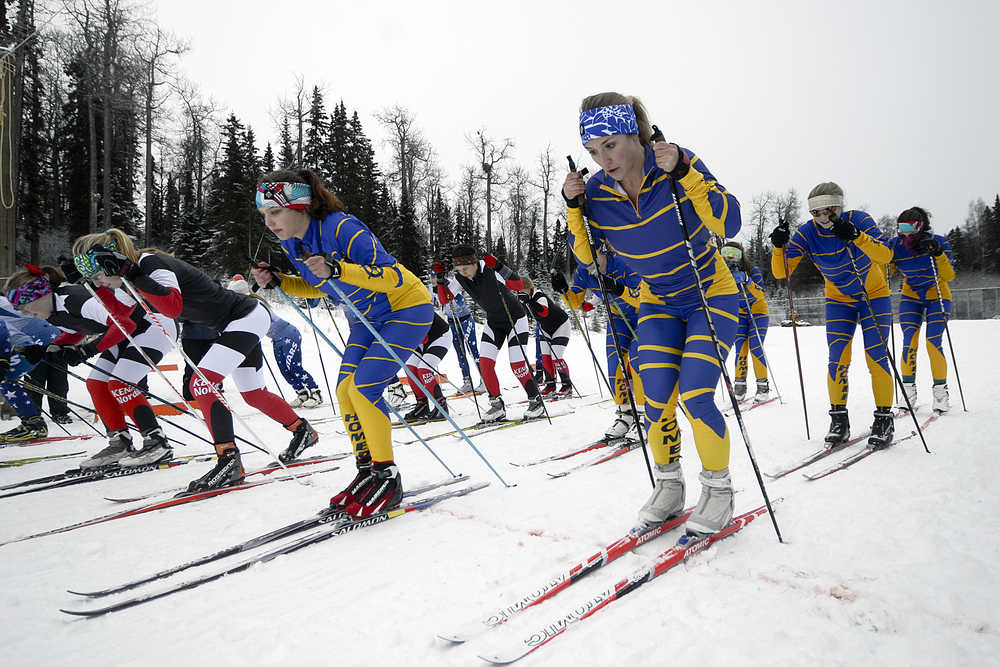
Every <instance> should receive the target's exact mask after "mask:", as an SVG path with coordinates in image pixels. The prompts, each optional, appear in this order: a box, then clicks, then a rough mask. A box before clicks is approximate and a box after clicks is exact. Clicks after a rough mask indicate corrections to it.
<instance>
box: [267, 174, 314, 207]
mask: <svg viewBox="0 0 1000 667" xmlns="http://www.w3.org/2000/svg"><path fill="white" fill-rule="evenodd" d="M256 201H257V208H293V209H296V210H299V211H302V210H305V209H307V208H309V205H310V204H312V188H311V187H309V185H308V184H306V183H286V182H283V181H281V182H275V183H260V184H258V185H257V200H256Z"/></svg>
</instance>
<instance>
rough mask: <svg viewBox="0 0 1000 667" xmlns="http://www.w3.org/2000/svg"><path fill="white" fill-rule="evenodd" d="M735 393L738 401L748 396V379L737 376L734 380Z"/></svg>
mask: <svg viewBox="0 0 1000 667" xmlns="http://www.w3.org/2000/svg"><path fill="white" fill-rule="evenodd" d="M733 395H734V396H735V397H736V400H737V401H742V400H743V399H744V398H746V397H747V379H746V378H743V379H742V380H741V379H740V378H736V379H735V380H734V381H733Z"/></svg>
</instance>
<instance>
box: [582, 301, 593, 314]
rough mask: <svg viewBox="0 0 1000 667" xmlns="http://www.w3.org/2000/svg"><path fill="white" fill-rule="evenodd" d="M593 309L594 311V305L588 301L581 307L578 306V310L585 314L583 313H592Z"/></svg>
mask: <svg viewBox="0 0 1000 667" xmlns="http://www.w3.org/2000/svg"><path fill="white" fill-rule="evenodd" d="M593 309H594V304H592V303H591V302H589V301H584V302H583V305H582V306H580V310H582V311H583V312H585V313H589V312H590V311H592V310H593Z"/></svg>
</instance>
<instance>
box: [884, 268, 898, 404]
mask: <svg viewBox="0 0 1000 667" xmlns="http://www.w3.org/2000/svg"><path fill="white" fill-rule="evenodd" d="M885 284H886V286H887V287H888V288H889V311H890V312H892V313H895V311H896V309H895V308H894V307H893V305H892V284H890V283H889V265H888V264H886V265H885ZM893 320H895V317H893V318H892V319H891V320H890V321H889V340H890V342H891V343H892V357H890V359H889V362H890V363H891V364H892V365H893V367H895V366H896V325H895V322H894V321H893ZM892 396H893V400H895V401H896V405H899V387H897V386H896V383H895V382H893V383H892Z"/></svg>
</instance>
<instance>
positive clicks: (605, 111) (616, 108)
mask: <svg viewBox="0 0 1000 667" xmlns="http://www.w3.org/2000/svg"><path fill="white" fill-rule="evenodd" d="M613 134H639V123H638V121H636V119H635V109H633V108H632V105H631V104H611V105H609V106H606V107H597V108H596V109H588V110H587V111H584V112H582V113H581V114H580V141H582V142H583V144H584V146H586V145H587V142H588V141H590V140H591V139H597V138H599V137H609V136H611V135H613Z"/></svg>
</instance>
